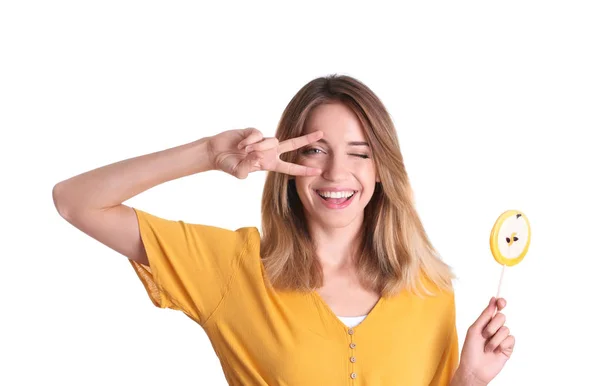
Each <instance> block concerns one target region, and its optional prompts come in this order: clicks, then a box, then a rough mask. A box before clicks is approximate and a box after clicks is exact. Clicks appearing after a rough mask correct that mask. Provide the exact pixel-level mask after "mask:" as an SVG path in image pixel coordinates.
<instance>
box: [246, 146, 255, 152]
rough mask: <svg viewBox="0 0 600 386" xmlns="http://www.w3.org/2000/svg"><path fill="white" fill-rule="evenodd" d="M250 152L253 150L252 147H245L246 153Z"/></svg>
mask: <svg viewBox="0 0 600 386" xmlns="http://www.w3.org/2000/svg"><path fill="white" fill-rule="evenodd" d="M252 150H254V148H253V147H252V145H249V146H246V153H250V152H251V151H252Z"/></svg>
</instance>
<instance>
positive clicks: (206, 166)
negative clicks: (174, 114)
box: [52, 128, 323, 265]
mask: <svg viewBox="0 0 600 386" xmlns="http://www.w3.org/2000/svg"><path fill="white" fill-rule="evenodd" d="M322 135H323V133H322V132H320V131H318V132H313V133H310V134H307V135H303V136H301V137H297V138H292V139H289V140H287V141H283V142H281V143H279V141H278V140H277V139H276V138H263V135H262V133H261V132H260V131H259V130H257V129H255V128H246V129H240V130H228V131H225V132H222V133H220V134H217V135H215V136H212V137H206V138H202V139H199V140H197V141H194V142H191V143H188V144H185V145H181V146H177V147H173V148H170V149H166V150H162V151H159V152H155V153H150V154H146V155H142V156H139V157H135V158H130V159H126V160H123V161H119V162H116V163H113V164H110V165H106V166H102V167H100V168H97V169H94V170H90V171H88V172H86V173H82V174H79V175H77V176H75V177H71V178H69V179H67V180H64V181H61V182H59V183H58V184H56V185H55V186H54V188H53V189H52V197H53V200H54V205H55V206H56V209H57V210H58V213H60V215H61V216H62V217H63V218H64V219H65V220H67V221H68V222H69V223H71V224H72V225H73V226H75V227H76V228H77V229H79V230H81V231H82V232H84V233H85V234H87V235H89V236H91V237H93V238H94V239H96V240H98V241H99V242H101V243H102V244H104V245H106V246H108V247H110V248H112V249H113V250H115V251H117V252H119V253H121V254H122V255H125V256H127V257H128V258H129V259H131V260H134V261H137V262H139V263H141V264H145V265H148V256H147V255H146V251H145V249H144V245H143V243H142V239H141V235H140V229H139V225H138V221H137V216H136V213H135V211H134V210H133V208H131V207H128V206H126V205H123V202H124V201H127V200H128V199H130V198H131V197H133V196H136V195H138V194H140V193H142V192H143V191H146V190H148V189H150V188H152V187H154V186H156V185H159V184H162V183H164V182H167V181H171V180H174V179H177V178H180V177H185V176H188V175H191V174H195V173H200V172H204V171H207V170H221V171H224V172H226V173H228V174H231V175H232V176H234V177H236V178H240V179H244V178H246V177H247V176H248V174H249V173H252V172H255V171H259V170H270V171H275V172H280V173H287V174H291V175H318V174H320V173H321V171H320V170H319V169H315V168H311V167H307V166H302V165H296V164H291V163H287V162H284V161H282V160H280V159H279V155H280V154H281V153H284V152H287V151H292V150H295V149H298V148H300V147H302V146H305V145H308V144H310V143H312V142H315V141H318V140H319V139H320V138H321V137H322ZM248 145H252V147H253V148H254V149H253V150H250V149H247V148H246V146H248Z"/></svg>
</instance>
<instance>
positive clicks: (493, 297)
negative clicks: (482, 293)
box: [490, 296, 495, 305]
mask: <svg viewBox="0 0 600 386" xmlns="http://www.w3.org/2000/svg"><path fill="white" fill-rule="evenodd" d="M494 299H495V296H492V298H491V299H490V305H491V304H492V303H494Z"/></svg>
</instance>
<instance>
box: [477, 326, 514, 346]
mask: <svg viewBox="0 0 600 386" xmlns="http://www.w3.org/2000/svg"><path fill="white" fill-rule="evenodd" d="M509 334H510V331H509V330H508V327H506V326H502V327H500V329H499V330H498V332H496V334H494V336H492V337H491V339H490V340H489V341H488V342H487V344H486V345H485V348H484V349H483V352H492V351H494V350H495V349H496V348H497V347H498V346H500V343H502V342H503V341H504V339H506V338H508V335H509Z"/></svg>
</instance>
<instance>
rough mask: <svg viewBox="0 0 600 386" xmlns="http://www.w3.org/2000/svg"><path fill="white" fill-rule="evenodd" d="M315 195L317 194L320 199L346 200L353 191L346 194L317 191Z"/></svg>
mask: <svg viewBox="0 0 600 386" xmlns="http://www.w3.org/2000/svg"><path fill="white" fill-rule="evenodd" d="M317 193H319V195H320V196H321V197H327V198H348V197H350V196H352V195H353V194H354V191H353V190H349V191H346V192H321V191H318V192H317Z"/></svg>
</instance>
